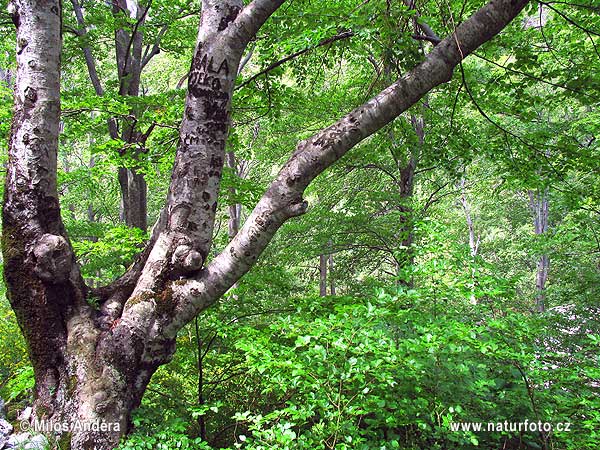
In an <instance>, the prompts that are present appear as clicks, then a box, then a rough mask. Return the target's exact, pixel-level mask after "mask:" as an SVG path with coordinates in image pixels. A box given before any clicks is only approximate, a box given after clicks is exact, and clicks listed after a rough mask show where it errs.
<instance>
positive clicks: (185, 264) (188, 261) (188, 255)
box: [171, 244, 204, 273]
mask: <svg viewBox="0 0 600 450" xmlns="http://www.w3.org/2000/svg"><path fill="white" fill-rule="evenodd" d="M203 262H204V258H203V257H202V255H201V254H200V252H198V251H197V250H194V249H193V248H192V247H191V246H189V245H186V244H183V245H178V246H177V247H176V248H175V251H173V256H172V257H171V264H173V266H174V267H175V268H176V269H178V270H181V271H183V272H185V273H189V272H195V271H196V270H200V269H201V268H202V263H203Z"/></svg>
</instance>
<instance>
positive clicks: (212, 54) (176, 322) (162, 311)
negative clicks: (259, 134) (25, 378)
mask: <svg viewBox="0 0 600 450" xmlns="http://www.w3.org/2000/svg"><path fill="white" fill-rule="evenodd" d="M115 1H117V0H115ZM282 3H283V0H253V1H252V2H251V3H249V4H248V5H247V6H246V7H243V4H242V2H241V1H239V0H230V1H228V0H220V1H216V0H204V1H203V2H202V18H201V24H200V28H199V37H198V45H197V47H196V51H195V54H194V58H193V63H192V69H191V74H190V78H189V82H188V91H189V92H188V96H187V99H186V108H185V114H184V118H183V121H182V124H181V131H180V144H179V145H178V148H177V152H176V156H175V166H174V170H173V175H172V179H171V185H170V190H169V195H168V199H167V204H166V205H165V208H163V210H162V212H161V214H160V218H159V220H158V222H157V224H156V225H155V226H154V228H153V230H152V233H151V237H150V240H149V242H148V245H147V247H146V249H145V250H144V251H143V252H142V253H141V254H140V255H139V257H138V258H137V260H136V261H135V262H134V264H133V265H132V266H131V267H130V269H129V270H128V272H127V273H126V274H125V275H123V276H122V277H121V278H119V279H118V280H116V281H115V282H114V283H112V284H111V285H109V286H105V287H103V288H98V289H94V290H90V289H89V288H88V287H87V286H86V285H85V283H84V281H83V280H82V278H81V274H80V271H79V268H78V266H77V263H76V260H75V256H74V254H73V251H72V248H71V245H70V243H69V240H68V237H67V235H66V233H65V229H64V226H63V223H62V220H61V216H60V207H59V202H58V194H57V186H56V158H57V149H58V133H59V117H60V50H61V9H60V7H61V5H60V0H16V1H15V2H14V3H12V4H11V7H10V9H9V10H10V11H11V13H12V16H13V22H14V23H15V24H16V26H17V75H16V88H15V108H14V117H13V124H12V130H11V137H10V144H9V159H8V164H7V175H6V189H5V198H4V205H3V222H4V229H3V233H2V251H3V255H4V261H5V264H4V276H5V280H6V284H7V297H8V299H9V301H10V304H11V306H12V308H13V310H14V311H15V314H16V317H17V321H18V323H19V326H20V327H21V330H22V331H23V334H24V337H25V340H26V341H27V344H28V351H29V356H30V359H31V362H32V365H33V368H34V375H35V380H36V385H35V401H34V413H33V416H34V418H36V419H45V420H51V421H52V423H53V424H54V425H59V426H60V425H61V424H66V426H67V427H68V426H73V425H75V424H77V425H79V427H78V428H76V429H72V430H71V431H70V432H69V431H60V432H58V436H57V437H58V438H59V439H60V441H61V445H62V446H63V447H68V446H69V445H70V446H71V448H74V449H92V448H96V449H99V450H108V449H111V448H113V447H114V446H116V445H117V443H118V441H119V439H120V437H121V436H122V435H123V433H125V432H126V431H127V429H128V424H129V421H130V416H131V412H132V410H133V409H134V408H135V407H136V406H138V405H139V403H140V401H141V398H142V395H143V393H144V390H145V389H146V386H147V384H148V382H149V380H150V377H151V376H152V374H153V373H154V372H155V370H156V369H157V368H158V367H159V366H160V365H161V364H165V363H166V362H168V361H169V360H170V358H171V357H172V354H173V352H174V349H175V339H176V336H177V333H178V332H179V331H180V330H181V328H182V327H183V326H184V325H185V324H187V323H189V322H190V321H192V320H193V319H194V318H195V317H196V316H197V315H198V314H199V313H200V312H201V311H203V310H204V309H206V308H207V307H209V306H210V305H212V304H214V303H215V302H216V301H217V300H218V299H219V298H220V297H221V296H222V295H223V294H224V293H225V292H226V291H227V290H228V289H229V288H230V287H231V286H232V285H233V284H234V283H235V282H237V281H238V280H239V279H240V278H241V277H242V276H243V275H244V274H245V273H246V272H247V271H248V270H250V268H251V267H252V266H253V265H254V264H255V263H256V260H257V258H258V257H259V256H260V255H261V253H262V252H263V251H264V249H265V248H266V246H267V245H268V244H269V242H270V241H271V239H272V238H273V236H274V235H275V233H276V232H277V230H278V229H279V228H280V227H281V225H282V224H283V223H284V222H285V221H286V220H288V219H290V218H292V217H295V216H298V215H300V214H303V213H304V212H305V211H306V208H307V203H306V202H305V201H304V200H303V193H304V190H305V189H306V187H307V186H308V184H309V183H310V182H311V181H312V180H313V179H314V178H315V177H316V176H318V175H319V174H320V173H322V172H323V170H325V169H326V168H327V167H329V166H331V164H333V163H334V162H336V161H337V160H339V159H340V158H341V157H342V156H343V155H344V154H345V153H346V152H348V151H349V150H350V149H351V148H352V147H353V146H354V145H356V144H357V143H358V142H360V141H361V140H363V139H365V138H366V137H368V136H369V135H371V134H373V133H374V132H376V131H377V130H379V129H381V128H382V127H383V126H385V125H386V124H387V123H389V122H390V121H391V120H393V119H394V118H395V117H397V116H398V115H399V114H401V113H402V112H404V111H405V110H406V109H408V108H409V107H410V106H412V105H413V104H415V103H416V102H417V101H418V100H419V99H420V98H422V97H423V95H425V94H426V93H427V92H428V91H430V90H431V89H432V88H433V87H435V86H437V85H439V84H441V83H443V82H446V81H448V80H449V79H450V78H451V76H452V71H453V69H454V67H455V66H456V65H457V64H458V63H459V62H460V61H461V60H462V59H463V58H464V57H465V56H467V55H468V54H469V53H471V52H472V51H473V50H475V48H477V47H478V46H479V45H481V44H482V43H483V42H486V41H487V40H489V39H490V38H491V37H493V36H494V35H495V34H496V33H498V32H499V31H500V30H502V29H503V28H504V27H505V26H506V25H507V24H508V22H509V21H510V20H512V19H513V18H514V17H515V16H516V15H517V14H518V13H519V12H520V10H521V9H522V8H523V7H524V6H525V4H526V3H527V2H526V1H524V0H517V1H515V0H492V1H491V2H490V3H489V4H487V5H486V6H484V7H483V8H482V9H481V10H479V11H478V12H476V13H475V14H474V15H473V16H472V17H471V18H470V19H468V20H466V21H464V22H463V23H462V24H461V25H459V26H458V28H457V29H456V30H455V32H454V33H453V34H452V35H451V36H449V37H447V38H446V39H444V40H443V41H441V42H440V43H439V44H438V45H437V46H436V48H435V49H434V50H433V51H432V52H431V53H430V54H429V55H428V56H427V58H426V59H425V61H424V62H423V63H421V64H420V65H419V66H417V67H416V68H415V69H414V70H413V71H412V72H410V73H409V74H407V76H405V77H403V78H401V79H399V80H398V81H396V82H395V83H394V84H392V85H391V86H390V87H388V88H387V89H385V90H383V91H382V92H380V93H379V94H378V95H377V96H376V97H374V98H373V99H372V100H370V101H368V102H367V103H365V104H364V105H362V106H360V107H358V108H357V109H355V110H354V111H352V112H350V113H348V114H347V115H346V116H344V117H343V118H342V119H340V120H339V121H338V122H336V123H334V124H333V125H331V126H330V127H328V128H326V129H325V130H322V131H321V132H319V133H317V134H315V135H314V136H312V137H311V138H308V139H307V140H305V141H302V142H301V143H299V145H298V147H297V149H296V151H295V152H294V153H293V154H292V155H291V157H290V158H289V160H288V162H287V163H286V164H285V165H284V166H283V168H282V169H281V171H280V172H279V174H278V176H277V177H276V178H275V180H274V181H273V182H272V184H271V185H270V186H269V188H268V189H267V191H266V192H265V194H264V195H263V197H262V198H261V199H260V201H259V202H258V204H257V205H256V207H255V209H254V210H253V211H252V213H251V214H250V215H249V217H248V218H247V220H245V222H244V224H243V226H242V227H241V228H240V230H239V231H238V233H237V234H236V235H235V237H234V238H233V239H232V240H231V242H230V243H229V244H228V245H227V247H226V248H225V249H224V250H223V252H221V253H220V254H219V255H217V256H215V257H214V258H213V259H212V260H211V261H210V262H209V263H208V264H205V260H206V256H207V255H208V252H209V250H210V247H211V244H212V233H213V227H214V221H215V214H216V209H217V193H218V190H219V183H220V179H221V173H222V168H223V164H224V160H225V154H226V150H225V141H226V136H227V132H228V126H229V120H230V110H231V94H232V91H233V83H234V79H235V77H236V74H237V69H238V67H239V63H240V60H241V56H242V53H243V52H244V49H245V48H246V46H247V45H248V43H249V42H250V41H251V39H252V38H253V37H254V36H255V34H256V32H257V31H258V30H259V29H260V27H261V26H262V24H263V23H264V22H265V21H266V20H267V18H268V17H269V16H270V15H271V14H272V13H273V12H274V11H275V10H276V9H277V8H278V7H279V6H280V5H281V4H282ZM128 186H129V184H128ZM201 269H202V270H201ZM88 300H89V301H90V303H88ZM92 304H93V305H97V307H96V306H92ZM86 424H87V425H86ZM86 426H87V427H89V426H92V427H95V429H92V430H91V431H90V430H86V429H85V427H86ZM96 428H97V429H96Z"/></svg>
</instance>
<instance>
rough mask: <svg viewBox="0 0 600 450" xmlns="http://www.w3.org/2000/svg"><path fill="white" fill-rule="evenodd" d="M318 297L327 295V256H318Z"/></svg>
mask: <svg viewBox="0 0 600 450" xmlns="http://www.w3.org/2000/svg"><path fill="white" fill-rule="evenodd" d="M319 295H320V296H321V297H325V296H326V295H327V255H319Z"/></svg>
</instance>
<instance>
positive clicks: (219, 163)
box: [210, 155, 223, 168]
mask: <svg viewBox="0 0 600 450" xmlns="http://www.w3.org/2000/svg"><path fill="white" fill-rule="evenodd" d="M210 167H214V168H221V167H223V158H221V157H220V156H217V155H212V156H211V157H210Z"/></svg>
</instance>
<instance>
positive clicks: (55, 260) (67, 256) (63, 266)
mask: <svg viewBox="0 0 600 450" xmlns="http://www.w3.org/2000/svg"><path fill="white" fill-rule="evenodd" d="M33 256H34V257H35V269H34V271H35V274H36V275H37V276H38V277H39V278H40V279H42V280H43V281H46V282H48V283H53V284H56V283H62V282H64V281H66V280H67V279H68V278H69V274H70V273H71V269H72V266H73V264H72V263H73V254H72V252H71V248H70V246H69V243H68V242H67V240H66V239H65V238H64V237H62V236H57V235H55V234H48V233H46V234H44V235H42V237H41V238H39V239H38V241H37V242H36V244H35V246H34V248H33Z"/></svg>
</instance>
